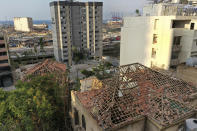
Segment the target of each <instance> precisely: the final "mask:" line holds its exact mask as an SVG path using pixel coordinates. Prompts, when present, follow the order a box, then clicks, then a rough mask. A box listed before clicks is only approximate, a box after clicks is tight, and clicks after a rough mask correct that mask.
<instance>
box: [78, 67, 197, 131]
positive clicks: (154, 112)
mask: <svg viewBox="0 0 197 131" xmlns="http://www.w3.org/2000/svg"><path fill="white" fill-rule="evenodd" d="M114 74H115V75H114V76H113V77H112V78H110V79H106V80H103V87H102V88H101V89H98V90H92V91H88V92H84V93H79V92H78V93H77V96H78V98H79V100H80V101H81V103H82V104H83V105H84V106H85V107H86V108H87V109H88V110H89V112H90V114H91V115H92V116H93V118H95V119H96V120H97V121H98V124H99V126H101V127H102V128H103V129H115V128H120V127H122V126H124V125H126V124H129V123H131V122H133V121H137V120H139V119H141V118H144V117H148V118H149V119H152V120H153V121H155V122H156V123H158V124H159V125H161V126H166V125H169V124H173V123H175V122H177V121H178V120H180V119H183V118H185V117H186V116H188V115H191V114H192V113H194V112H195V110H194V107H192V106H191V105H190V101H189V96H190V95H191V94H194V93H197V88H196V87H194V86H192V85H190V84H188V83H186V82H184V81H182V80H180V79H177V78H173V77H169V76H167V75H163V74H161V73H159V72H157V71H154V70H152V69H150V68H147V67H145V66H143V65H141V64H138V63H136V64H131V65H126V66H121V67H119V68H115V69H114Z"/></svg>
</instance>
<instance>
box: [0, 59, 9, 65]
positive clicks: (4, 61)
mask: <svg viewBox="0 0 197 131" xmlns="http://www.w3.org/2000/svg"><path fill="white" fill-rule="evenodd" d="M5 63H8V60H1V61H0V64H5Z"/></svg>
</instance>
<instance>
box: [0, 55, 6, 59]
mask: <svg viewBox="0 0 197 131" xmlns="http://www.w3.org/2000/svg"><path fill="white" fill-rule="evenodd" d="M0 60H8V56H7V55H6V56H0Z"/></svg>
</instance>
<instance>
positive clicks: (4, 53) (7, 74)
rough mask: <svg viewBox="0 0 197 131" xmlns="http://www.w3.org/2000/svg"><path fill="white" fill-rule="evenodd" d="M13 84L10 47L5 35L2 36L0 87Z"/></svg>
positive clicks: (0, 43) (0, 38)
mask: <svg viewBox="0 0 197 131" xmlns="http://www.w3.org/2000/svg"><path fill="white" fill-rule="evenodd" d="M12 84H13V78H12V72H11V67H10V61H9V53H8V46H7V42H6V37H5V36H4V34H3V33H2V34H0V87H7V86H11V85H12Z"/></svg>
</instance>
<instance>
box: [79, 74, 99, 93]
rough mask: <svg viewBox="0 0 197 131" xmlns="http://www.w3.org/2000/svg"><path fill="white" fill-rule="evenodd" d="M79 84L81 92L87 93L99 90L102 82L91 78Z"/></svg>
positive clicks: (93, 77) (94, 77)
mask: <svg viewBox="0 0 197 131" xmlns="http://www.w3.org/2000/svg"><path fill="white" fill-rule="evenodd" d="M80 83H81V92H84V91H89V90H93V89H100V88H101V87H102V82H101V81H100V80H98V79H97V78H96V76H92V77H89V78H86V79H83V80H80Z"/></svg>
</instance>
